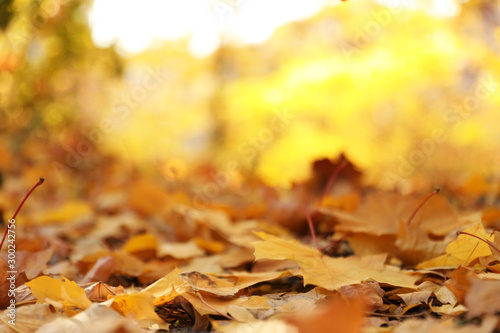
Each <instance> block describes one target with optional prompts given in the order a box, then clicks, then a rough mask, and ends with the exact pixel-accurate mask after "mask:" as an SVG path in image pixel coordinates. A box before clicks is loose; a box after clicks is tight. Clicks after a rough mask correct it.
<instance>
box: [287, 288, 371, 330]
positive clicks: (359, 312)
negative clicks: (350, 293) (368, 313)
mask: <svg viewBox="0 0 500 333" xmlns="http://www.w3.org/2000/svg"><path fill="white" fill-rule="evenodd" d="M364 311H365V303H364V302H363V300H361V299H355V300H350V301H345V300H344V299H342V298H340V297H337V298H334V299H332V300H330V301H329V302H328V303H327V304H323V305H322V306H318V307H317V308H315V309H314V311H305V312H304V311H301V313H300V314H295V315H293V317H289V318H288V319H287V320H288V322H290V323H291V324H293V325H295V326H296V327H297V328H298V329H299V332H300V333H309V332H310V333H316V332H331V333H337V332H338V333H359V332H361V329H362V327H363V326H364V323H365V314H364Z"/></svg>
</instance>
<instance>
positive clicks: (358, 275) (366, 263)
mask: <svg viewBox="0 0 500 333" xmlns="http://www.w3.org/2000/svg"><path fill="white" fill-rule="evenodd" d="M256 235H257V236H259V237H260V238H261V239H263V241H257V242H253V243H252V245H253V246H254V247H255V259H274V260H283V259H290V260H293V261H295V262H296V263H298V264H299V266H300V268H301V269H302V274H303V276H304V284H305V285H307V284H313V285H316V286H319V287H323V288H325V289H328V290H337V289H339V288H340V287H342V286H345V285H349V284H357V283H361V282H363V281H366V280H369V279H373V280H375V281H378V282H380V283H387V284H390V285H394V286H401V287H408V288H413V289H417V288H416V286H415V282H416V281H417V280H418V277H416V276H412V275H410V274H408V273H406V272H403V271H400V270H399V269H398V268H396V267H390V266H386V265H384V262H385V260H386V256H385V255H375V256H367V257H364V258H359V257H355V256H352V257H347V258H332V257H328V256H324V255H322V254H321V252H319V251H318V250H317V249H315V248H312V247H309V246H306V245H303V244H301V243H299V242H298V241H296V240H284V239H281V238H278V237H275V236H272V235H268V234H266V233H263V232H257V233H256Z"/></svg>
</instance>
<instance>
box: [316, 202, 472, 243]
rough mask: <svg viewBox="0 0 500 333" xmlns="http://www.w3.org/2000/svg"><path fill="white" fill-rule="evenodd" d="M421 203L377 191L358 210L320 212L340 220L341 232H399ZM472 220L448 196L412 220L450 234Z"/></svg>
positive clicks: (434, 231)
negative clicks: (402, 223) (349, 211)
mask: <svg viewBox="0 0 500 333" xmlns="http://www.w3.org/2000/svg"><path fill="white" fill-rule="evenodd" d="M420 203H421V200H420V199H418V198H414V197H410V196H402V195H400V194H397V193H373V194H368V195H367V196H366V199H365V202H364V204H362V205H361V206H360V207H359V208H358V210H357V211H356V212H354V213H347V212H343V211H339V210H332V209H328V208H322V209H320V211H321V212H322V213H324V214H327V215H333V216H335V217H336V218H338V219H339V225H338V226H336V227H335V228H336V230H337V231H342V232H354V233H366V234H370V235H376V236H381V235H395V234H397V233H398V230H399V223H400V221H407V219H408V218H409V217H410V216H411V214H412V212H413V211H414V210H415V208H416V207H417V206H418V205H419V204H420ZM467 220H468V217H464V218H460V217H459V216H458V215H457V213H456V212H455V211H454V210H453V209H452V208H451V207H450V205H449V204H448V201H447V200H446V198H445V197H439V196H436V197H435V198H432V200H429V201H428V202H426V204H425V205H424V206H422V208H421V209H420V211H419V212H418V214H417V215H416V216H415V218H414V220H413V221H412V223H413V224H414V225H418V226H420V227H421V228H422V229H423V230H425V231H426V232H427V233H430V234H434V235H446V234H448V233H449V232H451V231H454V230H456V229H457V228H459V227H460V226H462V225H463V224H464V222H465V221H467Z"/></svg>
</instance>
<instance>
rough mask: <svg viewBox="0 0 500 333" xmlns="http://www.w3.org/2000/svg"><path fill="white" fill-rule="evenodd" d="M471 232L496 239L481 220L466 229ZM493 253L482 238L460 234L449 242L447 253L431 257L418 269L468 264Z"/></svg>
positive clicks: (489, 238)
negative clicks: (487, 231) (486, 229)
mask: <svg viewBox="0 0 500 333" xmlns="http://www.w3.org/2000/svg"><path fill="white" fill-rule="evenodd" d="M464 231H465V232H468V233H470V234H473V235H476V236H478V237H480V238H483V239H487V240H489V241H491V242H493V240H494V236H493V235H491V236H490V235H488V234H487V233H486V232H485V231H484V228H483V224H482V223H481V222H477V223H476V224H474V225H473V226H471V227H469V228H467V229H465V230H464ZM490 255H491V250H490V248H489V246H488V244H486V243H484V242H481V241H480V240H478V239H476V238H474V237H470V236H469V235H463V234H462V235H460V236H458V238H457V239H456V240H455V241H453V242H451V243H450V244H448V246H447V247H446V254H443V255H441V256H439V257H437V258H434V259H430V260H428V261H425V262H422V263H420V264H418V265H417V268H418V269H427V268H434V267H457V266H459V265H464V266H467V265H468V264H470V263H471V262H473V261H474V260H475V259H477V258H480V257H487V256H490Z"/></svg>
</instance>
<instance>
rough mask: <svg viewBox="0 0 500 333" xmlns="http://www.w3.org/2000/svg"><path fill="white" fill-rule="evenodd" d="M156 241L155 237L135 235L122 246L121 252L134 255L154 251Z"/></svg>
mask: <svg viewBox="0 0 500 333" xmlns="http://www.w3.org/2000/svg"><path fill="white" fill-rule="evenodd" d="M157 243H158V241H157V240H156V237H155V236H154V235H151V234H142V235H137V236H134V237H132V238H130V239H129V240H128V242H126V243H125V245H123V251H125V252H127V253H135V252H140V251H146V250H156V245H157Z"/></svg>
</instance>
